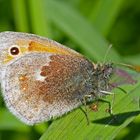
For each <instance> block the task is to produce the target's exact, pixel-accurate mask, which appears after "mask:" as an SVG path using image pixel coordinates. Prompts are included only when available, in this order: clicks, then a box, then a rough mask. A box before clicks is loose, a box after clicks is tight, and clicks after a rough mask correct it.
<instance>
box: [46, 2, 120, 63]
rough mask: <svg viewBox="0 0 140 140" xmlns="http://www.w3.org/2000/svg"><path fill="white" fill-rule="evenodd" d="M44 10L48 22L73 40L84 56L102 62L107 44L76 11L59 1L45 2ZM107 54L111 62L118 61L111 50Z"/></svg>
mask: <svg viewBox="0 0 140 140" xmlns="http://www.w3.org/2000/svg"><path fill="white" fill-rule="evenodd" d="M45 9H47V13H48V14H49V18H50V20H51V21H52V22H53V23H54V24H55V25H56V26H57V27H59V28H60V30H62V31H63V32H64V33H65V34H67V35H68V36H69V37H70V38H71V39H72V40H74V41H75V42H76V43H77V44H78V45H79V46H80V48H81V49H83V53H84V54H85V55H86V56H88V57H89V58H92V59H94V60H98V61H103V56H105V53H106V51H107V49H108V46H109V44H108V42H107V41H106V40H105V39H104V38H103V37H102V36H101V35H100V34H99V33H98V32H97V31H96V29H95V28H94V27H93V26H91V25H90V24H89V23H88V22H87V20H86V19H84V18H83V17H82V16H81V15H80V13H78V11H76V10H75V9H73V8H72V7H70V6H68V5H66V4H65V3H63V2H61V1H54V0H48V1H45ZM47 16H48V15H47ZM109 54H110V55H111V60H117V61H118V60H119V56H118V54H117V53H116V52H115V51H114V50H113V48H112V49H111V50H110V52H109ZM108 57H109V56H108Z"/></svg>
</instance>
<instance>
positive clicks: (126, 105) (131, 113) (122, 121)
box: [40, 82, 140, 140]
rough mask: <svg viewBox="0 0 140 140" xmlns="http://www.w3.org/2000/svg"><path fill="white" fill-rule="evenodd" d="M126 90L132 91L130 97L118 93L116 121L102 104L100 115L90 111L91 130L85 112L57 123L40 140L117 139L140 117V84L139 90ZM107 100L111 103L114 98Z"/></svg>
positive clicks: (126, 88) (130, 88) (115, 106)
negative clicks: (117, 136)
mask: <svg viewBox="0 0 140 140" xmlns="http://www.w3.org/2000/svg"><path fill="white" fill-rule="evenodd" d="M125 90H126V91H129V92H128V94H127V95H126V94H123V93H119V92H120V91H117V90H116V92H117V93H119V94H116V98H115V103H114V106H113V112H114V114H115V116H116V120H114V118H112V117H110V116H108V113H107V112H105V109H106V108H107V104H103V103H101V104H100V106H99V109H100V111H98V112H96V113H95V112H93V111H91V110H89V116H90V120H91V123H90V125H89V126H88V125H87V122H86V118H85V116H84V114H83V112H82V111H81V110H80V109H77V110H75V111H73V112H71V113H69V114H68V115H66V116H64V117H62V118H61V119H58V120H56V121H54V122H53V123H52V125H51V126H50V127H49V129H48V130H47V131H46V132H45V133H44V135H43V136H42V137H41V138H40V140H51V139H61V140H67V139H68V140H75V139H76V140H84V139H87V140H90V139H103V140H110V139H113V138H114V137H115V136H116V135H117V134H118V133H119V132H120V131H121V129H123V128H124V127H126V126H127V125H128V124H129V123H130V122H131V121H132V120H133V119H134V118H135V117H136V116H137V115H138V114H139V113H140V110H139V101H138V100H137V99H138V98H139V96H140V95H139V91H140V82H139V83H138V84H137V85H135V86H126V87H125ZM107 99H110V100H111V97H109V98H107Z"/></svg>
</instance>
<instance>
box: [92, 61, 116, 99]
mask: <svg viewBox="0 0 140 140" xmlns="http://www.w3.org/2000/svg"><path fill="white" fill-rule="evenodd" d="M112 74H113V64H112V63H107V64H97V65H94V73H93V82H94V87H93V95H94V96H95V97H97V98H98V97H101V96H103V93H102V92H101V91H109V90H110V84H109V81H110V79H111V76H112Z"/></svg>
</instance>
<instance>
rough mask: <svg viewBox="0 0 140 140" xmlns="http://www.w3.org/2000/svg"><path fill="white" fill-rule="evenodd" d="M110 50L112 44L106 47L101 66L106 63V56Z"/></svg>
mask: <svg viewBox="0 0 140 140" xmlns="http://www.w3.org/2000/svg"><path fill="white" fill-rule="evenodd" d="M111 48H112V44H110V45H109V47H108V49H107V51H106V53H105V56H104V59H103V64H104V63H105V62H106V58H107V55H108V54H109V51H110V50H111Z"/></svg>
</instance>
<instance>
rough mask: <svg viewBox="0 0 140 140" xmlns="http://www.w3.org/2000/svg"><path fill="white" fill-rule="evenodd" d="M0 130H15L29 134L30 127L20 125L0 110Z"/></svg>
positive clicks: (9, 114) (12, 117)
mask: <svg viewBox="0 0 140 140" xmlns="http://www.w3.org/2000/svg"><path fill="white" fill-rule="evenodd" d="M0 130H16V131H22V132H23V131H24V132H29V131H30V127H28V126H27V125H25V124H23V123H21V121H19V120H18V119H16V118H15V117H14V116H13V115H12V114H11V113H10V112H9V111H8V110H6V109H2V108H1V109H0Z"/></svg>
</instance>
